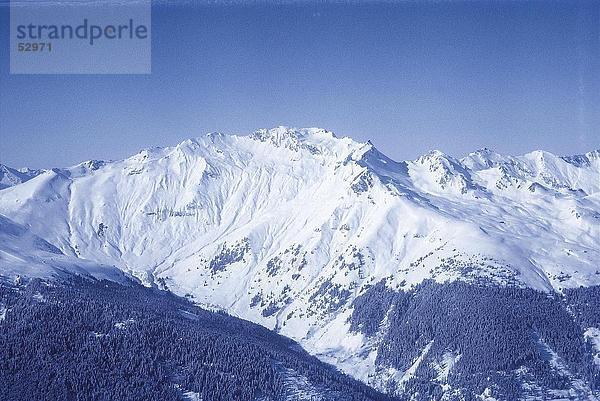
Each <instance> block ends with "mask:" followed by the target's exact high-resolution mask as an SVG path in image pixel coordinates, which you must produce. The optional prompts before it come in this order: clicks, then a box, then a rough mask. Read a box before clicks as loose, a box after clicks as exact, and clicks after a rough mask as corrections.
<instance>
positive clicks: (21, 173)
mask: <svg viewBox="0 0 600 401" xmlns="http://www.w3.org/2000/svg"><path fill="white" fill-rule="evenodd" d="M43 172H44V170H32V169H28V168H20V169H14V168H11V167H8V166H5V165H4V164H0V189H4V188H8V187H12V186H14V185H18V184H22V183H24V182H25V181H28V180H30V179H32V178H33V177H36V176H38V175H40V174H42V173H43Z"/></svg>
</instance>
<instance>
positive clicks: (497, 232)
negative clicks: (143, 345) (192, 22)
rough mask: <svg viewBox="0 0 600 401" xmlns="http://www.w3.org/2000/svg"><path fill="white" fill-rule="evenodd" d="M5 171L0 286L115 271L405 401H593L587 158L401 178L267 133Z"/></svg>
mask: <svg viewBox="0 0 600 401" xmlns="http://www.w3.org/2000/svg"><path fill="white" fill-rule="evenodd" d="M0 171H1V173H0V174H2V175H1V176H0V182H1V184H2V186H3V187H5V189H3V190H1V191H0V214H1V215H3V216H5V217H3V218H2V219H1V220H0V223H1V224H0V229H1V230H2V232H1V233H0V235H1V236H3V241H2V244H1V245H0V252H1V253H0V272H4V273H5V275H6V276H13V277H14V276H16V275H25V276H33V277H44V276H53V275H56V270H57V268H55V267H54V265H55V264H57V263H59V262H60V263H62V266H63V267H61V268H60V269H59V270H61V271H65V270H66V271H69V272H73V271H75V272H77V271H78V270H82V271H84V270H86V268H87V269H88V271H90V273H89V274H91V275H97V274H99V273H98V272H103V271H104V270H103V269H106V271H107V272H110V274H108V273H107V274H108V275H109V276H111V277H112V276H115V272H119V271H122V272H124V273H125V274H126V275H129V276H130V277H136V278H137V279H139V280H140V282H142V283H144V284H145V285H147V286H152V287H157V288H160V289H168V290H170V291H172V292H174V293H175V294H178V295H181V296H186V297H188V298H189V299H191V300H193V301H194V302H196V303H198V304H199V305H202V306H204V307H207V308H210V309H222V310H224V311H226V312H228V313H230V314H233V315H236V316H239V317H242V318H244V319H248V320H251V321H253V322H256V323H259V324H261V325H263V326H265V327H267V328H271V329H274V330H276V331H277V332H278V333H280V334H283V335H285V336H287V337H290V338H292V339H294V340H297V341H298V342H299V343H300V344H301V345H302V346H304V347H305V348H306V349H307V350H308V351H309V352H311V353H312V354H314V355H317V356H318V357H319V358H321V359H322V360H324V361H327V362H329V363H331V364H333V365H335V366H337V367H338V368H340V369H341V370H343V371H344V372H346V373H348V374H350V375H352V376H354V377H355V378H357V379H360V380H362V381H363V382H365V383H367V384H369V385H371V386H373V387H375V388H377V389H379V390H382V391H386V392H388V393H389V394H391V395H396V396H399V397H403V398H406V399H411V397H412V399H482V400H490V401H491V400H494V399H498V400H501V399H502V400H512V399H516V398H514V397H517V398H519V397H529V398H528V399H553V398H552V397H555V398H556V399H577V400H584V399H585V400H587V399H593V398H591V397H597V396H598V389H599V388H600V316H598V315H599V314H598V313H597V312H595V313H594V311H593V310H592V311H590V308H592V307H594V305H596V303H597V304H598V307H599V308H600V299H598V298H599V297H598V296H597V295H598V294H600V292H595V291H597V288H598V287H597V286H599V285H600V265H599V261H600V151H598V150H595V151H591V152H589V153H586V154H585V155H577V156H568V157H559V156H556V155H553V154H551V153H548V152H544V151H534V152H531V153H528V154H526V155H523V156H505V155H500V154H498V153H495V152H493V151H491V150H489V149H482V150H478V151H475V152H473V153H470V154H469V155H467V156H466V157H464V158H462V159H455V158H453V157H451V156H448V155H445V154H444V153H442V152H440V151H432V152H430V153H428V154H425V155H423V156H421V157H419V158H418V159H416V160H414V161H403V162H397V161H394V160H392V159H390V158H388V157H387V156H385V155H384V154H383V153H382V152H380V151H379V150H378V149H376V148H375V147H374V146H373V145H372V144H371V143H358V142H355V141H353V140H352V139H350V138H338V137H336V136H335V135H334V134H333V133H331V132H329V131H327V130H324V129H318V128H307V129H295V128H287V127H277V128H274V129H269V130H259V131H257V132H255V133H253V134H252V135H250V136H227V135H222V134H208V135H206V136H204V137H200V138H197V139H190V140H187V141H184V142H182V143H180V144H179V145H177V146H174V147H169V148H155V149H149V150H143V151H141V152H140V153H138V154H136V155H134V156H132V157H130V158H127V159H125V160H120V161H113V162H103V161H88V162H84V163H81V164H79V165H76V166H73V167H70V168H64V169H52V170H47V171H36V172H31V171H29V172H24V171H18V170H14V169H11V168H8V167H6V166H1V167H0ZM15 227H16V228H15ZM24 236H25V237H26V238H27V242H24V240H22V238H23V237H24ZM4 238H5V239H6V240H4ZM18 238H20V239H18ZM17 239H18V240H17ZM32 241H33V242H32ZM31 243H35V244H36V245H35V246H34V245H31ZM40 247H41V248H40ZM58 254H60V256H56V255H58ZM53 255H54V256H53ZM79 262H81V263H79ZM36 264H38V265H40V266H41V265H43V266H44V268H43V269H42V268H40V269H37V268H34V267H32V266H37V265H36ZM65 264H67V265H68V266H70V267H69V268H66V267H64V266H65ZM25 266H29V267H25ZM73 266H78V267H77V268H76V267H73ZM115 268H116V269H118V270H116V269H115ZM102 274H104V273H102ZM118 276H119V274H118V273H117V274H116V276H115V277H118ZM432 300H435V301H436V302H435V303H432V302H433V301H432ZM598 310H600V309H598ZM589 315H591V317H590V316H589ZM461 321H462V322H464V324H462V326H460V325H459V326H457V322H461ZM461 327H462V328H463V329H464V330H463V329H461ZM461 330H463V331H461ZM449 333H454V334H452V335H450V334H449ZM565 335H568V336H570V337H566V338H567V340H564V338H563V337H564V336H565ZM595 358H596V359H595ZM415 397H416V398H415ZM461 397H462V398H461ZM469 397H471V398H469Z"/></svg>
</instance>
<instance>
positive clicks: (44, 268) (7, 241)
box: [0, 215, 129, 283]
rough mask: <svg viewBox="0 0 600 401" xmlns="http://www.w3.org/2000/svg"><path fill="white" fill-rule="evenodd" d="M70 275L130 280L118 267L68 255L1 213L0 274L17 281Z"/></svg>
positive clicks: (121, 280) (115, 280) (119, 280)
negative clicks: (23, 278)
mask: <svg viewBox="0 0 600 401" xmlns="http://www.w3.org/2000/svg"><path fill="white" fill-rule="evenodd" d="M71 275H78V276H81V277H87V278H93V279H98V280H102V279H106V280H111V281H114V282H116V283H126V282H128V281H129V279H128V278H127V277H126V275H125V274H123V272H122V271H120V270H119V269H117V268H116V267H114V266H107V265H99V264H98V263H95V262H93V261H90V260H82V259H79V258H76V257H73V256H68V255H65V254H63V253H62V252H61V251H60V249H58V248H56V247H55V246H54V245H52V244H50V243H49V242H47V241H45V240H44V239H42V238H40V237H38V236H37V235H35V234H33V233H32V232H31V231H30V230H28V229H27V228H26V227H24V226H22V225H20V224H17V223H15V222H14V221H12V220H10V219H8V218H6V217H5V216H2V215H0V276H2V277H3V278H5V279H11V280H16V281H18V280H20V279H21V278H22V277H27V278H40V279H54V278H65V277H68V276H71Z"/></svg>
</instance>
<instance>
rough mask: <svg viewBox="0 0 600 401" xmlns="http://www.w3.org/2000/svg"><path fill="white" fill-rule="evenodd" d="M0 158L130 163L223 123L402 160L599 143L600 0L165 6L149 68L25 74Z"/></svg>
mask: <svg viewBox="0 0 600 401" xmlns="http://www.w3.org/2000/svg"><path fill="white" fill-rule="evenodd" d="M8 11H9V10H8V7H7V6H6V3H4V6H0V46H1V49H2V51H1V52H0V162H2V163H5V164H8V165H11V166H16V167H21V166H30V167H36V168H37V167H55V166H66V165H71V164H75V163H77V162H79V161H83V160H87V159H118V158H122V157H126V156H128V155H130V154H133V153H135V152H137V151H139V150H140V149H142V148H146V147H152V146H165V145H172V144H175V143H178V142H180V141H181V140H183V139H185V138H189V137H195V136H199V135H202V134H204V133H206V132H210V131H221V132H225V133H248V132H251V131H253V130H254V129H257V128H261V127H271V126H276V125H291V126H320V127H323V128H327V129H330V130H333V131H334V132H336V133H338V134H340V135H347V136H351V137H353V138H355V139H357V140H361V141H366V140H367V139H371V140H372V141H373V142H374V143H375V145H376V146H377V147H378V148H379V149H381V150H382V151H383V152H384V153H386V154H388V155H389V156H390V157H392V158H395V159H397V160H400V159H412V158H415V157H417V156H418V155H419V154H422V153H424V152H426V151H428V150H430V149H434V148H435V149H440V150H442V151H444V152H446V153H449V154H451V155H454V156H457V157H458V156H462V155H464V154H465V153H468V152H469V151H471V150H475V149H477V148H481V147H484V146H486V147H489V148H492V149H495V150H497V151H499V152H501V153H524V152H527V151H530V150H534V149H545V150H549V151H551V152H555V153H558V154H575V153H581V152H585V151H589V150H592V149H596V148H600V2H599V1H594V2H592V1H588V2H577V1H567V2H560V1H550V2H542V1H539V2H538V1H536V2H525V1H511V2H493V1H486V2H475V1H470V2H450V1H448V2H401V3H395V4H390V3H375V2H370V3H368V4H359V3H357V2H353V3H347V4H344V3H337V4H324V3H323V2H302V3H296V4H292V5H290V4H288V5H283V4H279V5H270V4H260V5H259V4H254V5H251V6H250V5H241V4H240V3H237V4H230V5H227V6H224V5H189V3H188V4H183V3H181V4H177V3H176V2H174V3H171V4H169V5H167V4H165V3H161V4H160V5H155V6H153V9H152V13H153V14H152V38H153V41H152V74H150V75H103V76H101V75H91V76H76V75H10V74H9V60H8V51H7V50H8V46H9V44H8V29H9V27H8V25H9V23H8V22H9V14H8Z"/></svg>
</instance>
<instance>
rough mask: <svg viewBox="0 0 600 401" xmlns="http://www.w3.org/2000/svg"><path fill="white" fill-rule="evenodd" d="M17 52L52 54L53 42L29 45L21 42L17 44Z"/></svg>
mask: <svg viewBox="0 0 600 401" xmlns="http://www.w3.org/2000/svg"><path fill="white" fill-rule="evenodd" d="M17 50H18V51H20V52H44V51H46V52H51V51H52V43H51V42H47V43H46V42H42V43H27V42H19V43H18V44H17Z"/></svg>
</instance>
